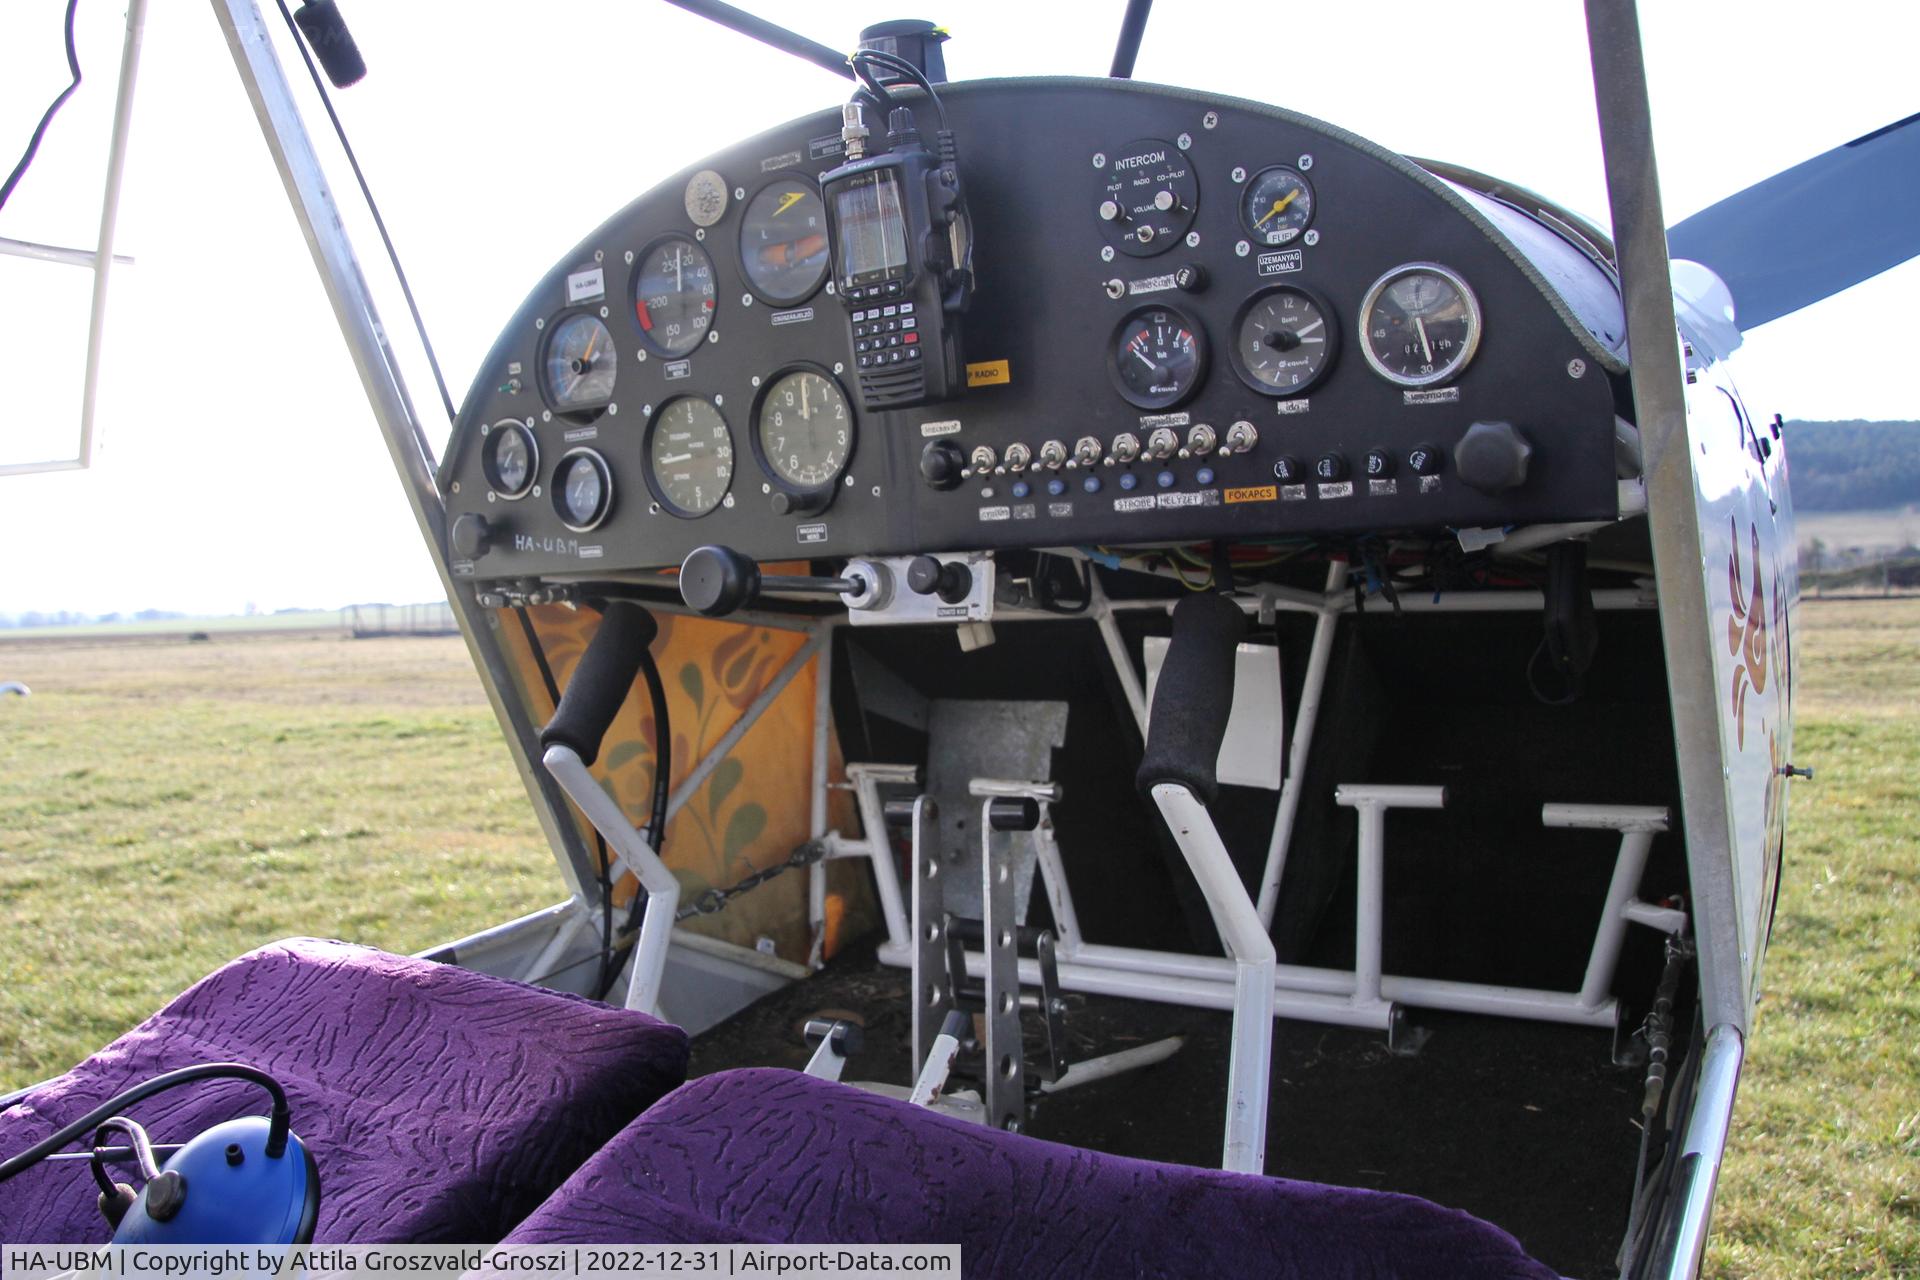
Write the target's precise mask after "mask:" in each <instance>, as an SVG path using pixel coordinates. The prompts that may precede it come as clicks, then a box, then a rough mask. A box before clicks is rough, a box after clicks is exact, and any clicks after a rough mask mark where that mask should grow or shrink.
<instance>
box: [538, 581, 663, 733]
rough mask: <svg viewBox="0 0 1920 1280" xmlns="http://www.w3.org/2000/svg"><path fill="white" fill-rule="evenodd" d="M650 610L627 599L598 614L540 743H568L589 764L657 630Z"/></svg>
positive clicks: (612, 604) (638, 669)
mask: <svg viewBox="0 0 1920 1280" xmlns="http://www.w3.org/2000/svg"><path fill="white" fill-rule="evenodd" d="M659 630H660V628H659V626H658V624H656V623H655V622H654V620H653V615H652V614H650V613H648V612H647V611H646V610H645V609H642V608H641V607H640V606H639V605H637V604H634V603H633V602H632V601H630V600H616V601H613V602H612V603H611V604H609V605H608V606H607V608H606V612H605V613H603V614H601V616H600V629H599V630H597V631H595V632H594V633H593V640H592V642H591V643H589V644H588V645H587V651H586V653H584V654H582V655H581V657H580V665H579V666H577V667H575V668H574V669H573V676H572V678H570V679H569V680H568V681H567V691H566V692H565V693H564V694H562V695H561V697H560V705H559V706H558V707H556V708H554V712H553V719H551V720H549V721H548V722H547V727H546V728H545V729H542V730H541V731H540V745H541V746H543V747H551V746H554V745H555V744H559V745H561V746H566V747H572V748H573V750H574V753H575V754H576V755H578V756H579V757H580V759H581V760H583V761H584V762H586V763H587V764H592V763H593V761H594V758H595V757H596V756H598V755H599V754H600V739H601V738H603V737H605V736H606V732H607V726H608V725H610V724H612V723H613V717H614V716H615V715H617V714H619V711H620V704H621V703H623V702H625V701H626V700H627V691H628V690H630V689H632V688H633V680H634V677H635V676H637V675H639V674H640V660H641V658H642V656H643V655H644V654H645V653H646V651H647V646H648V645H650V644H652V643H653V638H654V636H655V635H657V634H659Z"/></svg>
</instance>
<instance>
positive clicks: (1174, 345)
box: [1107, 307, 1207, 409]
mask: <svg viewBox="0 0 1920 1280" xmlns="http://www.w3.org/2000/svg"><path fill="white" fill-rule="evenodd" d="M1107 372H1108V374H1109V375H1110V376H1111V377H1112V379H1113V385H1114V388H1115V389H1116V390H1117V391H1119V393H1120V395H1121V396H1122V397H1123V398H1124V399H1125V400H1126V401H1127V403H1128V404H1131V405H1133V406H1135V407H1136V408H1140V409H1171V408H1172V407H1173V406H1175V405H1177V404H1180V403H1181V402H1183V401H1185V400H1186V399H1187V398H1188V397H1189V396H1191V395H1193V393H1194V392H1195V391H1197V390H1198V389H1199V387H1200V380H1201V379H1202V378H1203V377H1205V376H1206V372H1207V339H1206V335H1205V333H1203V332H1202V330H1201V328H1200V326H1199V325H1197V324H1195V323H1194V322H1193V321H1191V320H1189V319H1187V317H1186V316H1184V315H1182V314H1181V313H1180V312H1178V311H1176V310H1174V309H1173V308H1172V307H1142V308H1140V309H1139V310H1137V311H1134V312H1132V313H1131V314H1130V315H1128V316H1127V318H1126V319H1125V320H1122V321H1121V322H1120V327H1119V328H1118V329H1116V330H1114V334H1113V348H1112V351H1111V352H1110V354H1109V356H1108V360H1107Z"/></svg>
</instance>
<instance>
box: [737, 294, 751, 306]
mask: <svg viewBox="0 0 1920 1280" xmlns="http://www.w3.org/2000/svg"><path fill="white" fill-rule="evenodd" d="M740 305H741V306H743V307H750V306H752V305H753V295H752V294H750V293H743V294H741V295H740Z"/></svg>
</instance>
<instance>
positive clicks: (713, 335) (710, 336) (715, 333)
mask: <svg viewBox="0 0 1920 1280" xmlns="http://www.w3.org/2000/svg"><path fill="white" fill-rule="evenodd" d="M707 341H708V342H718V341H720V331H719V330H718V329H709V330H707Z"/></svg>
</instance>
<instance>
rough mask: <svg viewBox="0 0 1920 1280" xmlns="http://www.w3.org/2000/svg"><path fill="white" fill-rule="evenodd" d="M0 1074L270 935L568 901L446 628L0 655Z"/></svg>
mask: <svg viewBox="0 0 1920 1280" xmlns="http://www.w3.org/2000/svg"><path fill="white" fill-rule="evenodd" d="M0 664H3V665H4V669H5V671H6V673H7V678H10V679H21V680H25V681H26V683H27V684H28V685H30V686H31V687H32V688H33V690H34V694H33V696H32V697H30V698H0V938H4V943H0V956H3V957H4V959H3V960H0V971H3V973H4V980H3V981H0V1090H5V1089H7V1088H11V1087H15V1086H18V1085H22V1084H28V1083H31V1082H33V1081H35V1080H38V1079H42V1078H44V1077H46V1076H49V1075H53V1074H56V1073H58V1072H60V1071H63V1070H65V1069H66V1068H67V1067H68V1066H70V1065H72V1063H73V1062H74V1061H76V1060H77V1059H79V1058H81V1057H84V1056H85V1055H86V1054H87V1053H89V1052H91V1051H92V1050H93V1049H94V1048H97V1047H98V1046H99V1045H101V1044H104V1043H105V1042H106V1041H108V1040H110V1039H112V1038H113V1037H114V1036H116V1035H118V1034H120V1033H121V1032H122V1031H124V1030H126V1029H127V1028H128V1027H129V1026H131V1025H132V1024H134V1023H135V1022H137V1021H139V1020H140V1019H141V1018H143V1017H145V1016H146V1015H147V1014H149V1013H151V1012H152V1011H153V1010H154V1009H155V1008H157V1007H158V1006H159V1005H161V1004H162V1003H164V1002H165V1001H166V1000H167V999H168V998H169V997H170V996H171V995H172V994H173V993H175V992H177V991H179V990H180V989H181V988H182V987H185V986H186V985H187V984H189V983H191V982H193V981H194V980H195V979H197V978H199V977H201V976H202V975H204V974H205V973H206V972H207V971H208V970H210V969H212V968H213V967H215V966H216V965H218V964H219V963H221V962H222V961H223V960H226V959H229V958H231V957H233V956H235V955H238V954H239V953H241V952H243V951H246V950H248V949H249V948H252V947H255V946H258V945H260V944H261V943H263V942H266V941H270V940H272V939H274V938H279V937H285V936H288V935H291V934H315V935H320V936H332V937H344V938H350V939H353V940H355V941H361V942H370V943H375V944H378V945H380V946H383V947H386V948H388V949H390V950H394V951H402V952H405V951H414V950H420V949H422V948H425V947H428V946H431V945H433V944H435V943H438V942H443V941H448V940H450V939H453V938H456V937H459V936H461V935H462V934H465V933H469V932H471V931H473V930H475V929H478V928H481V927H484V926H486V925H489V924H493V923H496V922H498V921H501V920H506V919H509V918H511V917H513V916H516V915H520V914H523V913H524V912H527V911H531V910H534V909H536V908H538V907H542V906H546V905H548V904H550V903H552V902H555V901H557V900H559V899H560V898H561V897H563V896H564V890H563V889H562V888H561V884H560V876H559V872H558V870H557V869H556V867H555V866H554V863H553V860H552V858H551V857H550V856H549V855H548V853H547V852H546V847H545V844H544V842H543V841H542V840H541V838H540V835H539V831H538V828H537V827H536V825H535V823H534V821H533V818H532V815H531V812H530V811H529V809H528V807H527V804H526V797H525V793H524V791H523V790H522V789H521V786H520V783H519V780H518V778H517V777H516V775H515V774H514V771H513V766H512V763H511V762H510V761H509V760H508V758H507V755H506V751H505V749H504V747H502V746H501V744H500V739H499V735H498V731H497V730H496V728H495V726H494V721H493V716H492V714H491V713H490V712H489V711H488V710H487V707H486V704H485V702H484V700H483V699H482V697H481V694H480V690H479V686H478V683H477V682H476V680H475V679H474V676H473V674H472V670H471V668H470V667H468V666H467V663H466V656H465V650H464V648H463V647H462V645H461V642H460V641H458V640H443V639H396V640H360V641H347V640H339V639H335V638H325V639H318V638H307V639H294V638H288V637H265V638H248V639H226V638H220V639H216V640H215V641H214V642H213V643H211V644H195V645H185V644H175V645H113V646H100V647H94V646H80V645H55V644H41V645H34V646H24V645H23V646H20V647H18V648H12V647H10V648H8V649H7V650H6V651H5V652H4V654H3V655H0Z"/></svg>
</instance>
